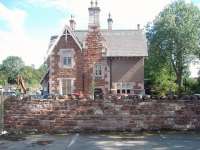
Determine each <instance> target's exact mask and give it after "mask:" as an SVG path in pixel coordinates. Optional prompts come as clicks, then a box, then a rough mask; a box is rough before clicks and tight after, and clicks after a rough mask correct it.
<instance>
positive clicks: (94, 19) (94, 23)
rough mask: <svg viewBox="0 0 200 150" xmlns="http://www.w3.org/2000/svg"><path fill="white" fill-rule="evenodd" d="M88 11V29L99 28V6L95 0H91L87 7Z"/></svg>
mask: <svg viewBox="0 0 200 150" xmlns="http://www.w3.org/2000/svg"><path fill="white" fill-rule="evenodd" d="M88 11H89V25H88V27H89V30H90V29H92V30H93V29H96V28H97V29H99V28H100V23H99V22H100V21H99V17H100V16H99V14H100V8H99V6H98V2H97V0H96V1H95V3H94V2H93V0H91V6H90V7H89V8H88Z"/></svg>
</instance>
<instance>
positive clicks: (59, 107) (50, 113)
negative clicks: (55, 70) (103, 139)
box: [5, 98, 200, 133]
mask: <svg viewBox="0 0 200 150" xmlns="http://www.w3.org/2000/svg"><path fill="white" fill-rule="evenodd" d="M5 127H6V129H19V130H23V131H31V130H33V129H36V130H37V131H39V132H49V133H55V132H72V131H138V130H143V129H144V130H158V129H177V130H187V129H199V128H200V102H198V101H178V100H174V101H169V100H159V101H158V100H151V101H146V102H144V101H143V102H139V101H133V100H131V101H127V100H126V101H124V100H117V99H111V98H110V100H105V101H101V100H99V101H92V100H11V99H7V100H6V102H5Z"/></svg>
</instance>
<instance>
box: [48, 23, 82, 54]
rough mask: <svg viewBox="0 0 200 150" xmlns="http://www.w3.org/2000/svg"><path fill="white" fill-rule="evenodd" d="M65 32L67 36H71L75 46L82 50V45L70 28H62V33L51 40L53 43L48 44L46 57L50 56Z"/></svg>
mask: <svg viewBox="0 0 200 150" xmlns="http://www.w3.org/2000/svg"><path fill="white" fill-rule="evenodd" d="M67 31H68V32H69V34H70V35H71V36H72V38H73V39H74V40H75V42H76V44H77V45H78V46H79V48H80V49H81V50H82V45H81V43H80V42H79V40H78V38H77V37H76V35H75V34H74V32H73V31H72V30H71V28H70V27H69V26H67V25H66V26H64V28H63V30H62V32H61V33H60V34H59V35H58V36H57V38H55V40H53V43H50V47H49V49H48V51H47V57H48V56H49V55H50V54H51V52H52V51H53V50H54V48H55V46H56V45H57V44H58V42H59V40H60V38H61V37H62V36H63V35H64V34H65V33H67Z"/></svg>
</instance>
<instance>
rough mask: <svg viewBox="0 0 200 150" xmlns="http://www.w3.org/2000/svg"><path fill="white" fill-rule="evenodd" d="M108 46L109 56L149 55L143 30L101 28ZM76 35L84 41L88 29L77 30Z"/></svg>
mask: <svg viewBox="0 0 200 150" xmlns="http://www.w3.org/2000/svg"><path fill="white" fill-rule="evenodd" d="M101 32H102V34H103V37H104V38H105V42H106V43H105V44H106V46H107V54H106V55H107V56H108V57H115V56H148V50H147V40H146V36H145V34H144V33H143V30H112V31H108V30H101ZM75 35H76V36H77V37H78V39H79V41H80V42H84V40H85V39H86V35H87V30H76V31H75Z"/></svg>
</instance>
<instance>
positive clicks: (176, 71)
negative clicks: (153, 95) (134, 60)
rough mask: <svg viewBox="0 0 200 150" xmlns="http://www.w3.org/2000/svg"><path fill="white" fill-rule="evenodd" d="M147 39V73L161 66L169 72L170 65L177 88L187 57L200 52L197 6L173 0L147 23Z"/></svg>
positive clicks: (199, 26)
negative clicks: (151, 22)
mask: <svg viewBox="0 0 200 150" xmlns="http://www.w3.org/2000/svg"><path fill="white" fill-rule="evenodd" d="M147 39H148V42H149V53H150V55H149V60H147V61H146V62H147V66H148V67H150V65H154V66H153V67H151V68H152V69H153V70H151V71H150V72H148V73H147V74H148V75H147V76H148V77H152V76H154V77H155V75H156V74H157V73H155V72H157V71H162V68H166V70H168V74H169V72H170V68H171V70H172V72H171V74H172V75H175V77H176V83H177V85H178V89H179V91H180V90H181V86H182V80H183V77H184V76H185V75H188V73H187V72H188V64H189V63H190V62H191V58H192V57H191V56H192V55H197V54H199V53H200V46H199V41H200V10H199V8H198V7H196V6H194V5H193V4H187V3H185V2H184V1H183V0H179V1H175V2H173V3H172V4H170V5H169V6H168V7H167V8H165V9H164V10H163V11H162V12H161V13H160V14H159V15H158V17H156V19H155V20H154V22H153V24H152V25H148V26H147ZM155 78H156V77H155ZM158 78H159V76H158Z"/></svg>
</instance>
